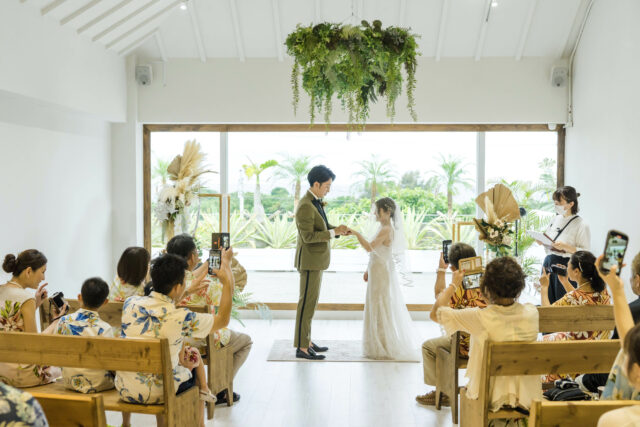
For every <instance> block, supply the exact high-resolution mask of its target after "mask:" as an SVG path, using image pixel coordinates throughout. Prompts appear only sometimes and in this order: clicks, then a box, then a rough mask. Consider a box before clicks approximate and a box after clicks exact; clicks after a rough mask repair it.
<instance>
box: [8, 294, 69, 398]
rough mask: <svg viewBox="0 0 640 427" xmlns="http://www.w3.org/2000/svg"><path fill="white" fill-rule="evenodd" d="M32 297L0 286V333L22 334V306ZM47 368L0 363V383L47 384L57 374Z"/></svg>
mask: <svg viewBox="0 0 640 427" xmlns="http://www.w3.org/2000/svg"><path fill="white" fill-rule="evenodd" d="M33 298H34V297H33V295H32V294H31V292H29V291H27V290H26V289H22V288H17V287H13V286H9V285H2V286H0V331H4V332H24V319H23V318H22V314H21V312H20V311H21V309H22V305H23V304H24V303H25V302H27V301H28V300H32V299H33ZM59 372H60V371H59V370H58V369H52V368H51V367H49V366H37V365H21V364H17V363H0V381H1V382H3V383H5V384H9V385H11V386H13V387H34V386H37V385H42V384H48V383H50V382H53V381H54V380H55V376H56V375H57V374H59Z"/></svg>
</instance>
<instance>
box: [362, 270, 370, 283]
mask: <svg viewBox="0 0 640 427" xmlns="http://www.w3.org/2000/svg"><path fill="white" fill-rule="evenodd" d="M362 278H363V279H364V281H365V282H368V281H369V272H368V271H365V272H364V276H362Z"/></svg>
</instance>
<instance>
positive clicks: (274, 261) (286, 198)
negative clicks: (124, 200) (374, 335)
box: [150, 132, 557, 304]
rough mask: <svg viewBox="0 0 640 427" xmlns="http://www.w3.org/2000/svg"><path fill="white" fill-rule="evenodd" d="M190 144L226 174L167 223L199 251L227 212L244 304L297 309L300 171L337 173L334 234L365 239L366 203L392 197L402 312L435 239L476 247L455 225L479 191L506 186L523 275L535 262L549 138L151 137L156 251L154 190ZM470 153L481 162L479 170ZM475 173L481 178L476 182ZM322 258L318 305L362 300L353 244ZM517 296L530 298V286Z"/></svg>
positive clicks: (214, 176)
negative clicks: (400, 225)
mask: <svg viewBox="0 0 640 427" xmlns="http://www.w3.org/2000/svg"><path fill="white" fill-rule="evenodd" d="M482 136H484V138H482ZM190 140H195V141H197V142H198V143H199V144H200V146H201V149H202V151H203V153H204V154H205V163H206V164H207V165H208V168H207V169H209V170H212V171H215V172H219V173H224V172H226V177H227V179H226V180H224V179H222V180H221V175H220V174H219V173H206V174H204V175H203V176H202V178H201V184H202V188H201V190H200V197H198V198H197V199H198V201H197V203H195V202H194V203H193V204H192V206H190V208H189V209H188V213H187V215H185V216H186V221H185V223H184V224H183V223H182V220H181V219H177V220H176V230H175V232H183V231H184V232H189V233H192V234H194V235H195V236H196V238H197V240H198V244H199V245H200V248H201V249H202V250H203V251H206V250H207V249H208V247H209V242H210V235H211V232H217V231H219V230H220V229H221V228H223V229H224V228H226V223H227V221H226V218H227V215H228V217H229V222H228V228H229V231H230V233H231V240H232V244H233V246H234V248H235V250H236V252H237V258H238V260H239V261H240V263H241V264H242V265H243V266H244V267H245V268H246V269H247V271H248V282H247V286H246V288H245V289H246V290H247V291H249V292H251V293H252V300H254V301H260V302H279V303H296V302H297V299H298V292H299V283H298V273H297V272H296V271H295V269H294V267H293V259H294V253H295V245H296V227H295V222H294V218H293V216H294V211H295V207H296V205H297V202H298V200H299V198H300V197H302V196H303V195H304V194H305V192H306V191H307V189H308V188H309V184H308V182H307V181H306V175H307V172H308V171H309V169H310V168H311V167H312V166H314V165H317V164H324V165H326V166H328V167H330V168H331V169H332V170H333V171H334V173H335V174H336V176H337V177H336V180H335V182H334V183H333V185H332V188H331V192H330V193H329V194H328V196H327V197H326V202H327V203H328V204H327V207H326V211H327V215H328V217H329V221H330V222H331V223H332V224H334V225H339V224H346V225H348V226H350V227H352V228H356V229H358V230H359V231H361V232H363V234H365V235H367V236H373V235H374V234H375V232H376V230H377V227H378V225H377V224H376V223H375V220H374V218H373V216H372V209H371V206H372V202H374V201H375V200H377V199H378V198H380V197H391V198H393V199H394V200H396V202H397V203H398V205H399V207H400V209H401V210H402V213H403V218H404V229H405V235H406V237H407V244H408V248H409V251H408V259H409V264H408V265H409V267H410V270H411V278H412V283H409V284H407V285H404V286H402V291H403V293H404V297H405V302H406V303H407V304H430V303H433V301H434V296H433V284H434V281H435V269H436V268H437V265H438V257H439V254H440V250H441V245H442V240H445V239H450V238H452V234H453V232H454V230H459V235H458V236H456V237H457V239H458V240H462V241H465V242H468V243H470V244H472V245H474V246H476V247H480V246H479V245H478V242H477V233H476V232H475V229H474V227H473V226H469V225H461V226H459V224H461V223H465V222H469V221H470V220H471V218H473V217H476V216H477V213H476V205H475V202H474V199H475V197H476V195H477V194H478V189H481V188H483V187H484V188H489V187H490V186H491V185H493V184H495V183H498V182H502V183H504V184H506V185H507V186H509V187H510V188H511V189H512V191H513V192H514V195H515V197H516V200H518V202H519V204H520V205H521V206H522V207H524V208H525V209H526V211H527V215H526V216H525V217H523V219H522V220H521V221H520V222H519V223H518V239H517V241H518V251H519V252H518V255H519V256H520V258H521V260H522V262H523V265H524V266H525V269H526V270H527V272H528V273H529V274H530V275H531V276H533V275H535V274H537V271H538V269H539V263H540V262H541V260H542V258H543V256H544V252H542V251H541V250H540V248H538V247H537V246H535V245H533V244H532V243H533V242H531V241H530V239H528V238H527V237H526V234H525V233H524V230H528V229H536V230H537V229H541V228H543V227H544V226H545V225H546V224H547V222H548V221H549V220H550V218H551V215H552V214H551V212H552V202H551V201H550V194H551V192H552V190H553V189H554V188H555V185H556V184H555V183H556V176H555V174H556V165H555V162H556V152H557V134H556V133H555V132H486V133H484V135H483V134H478V133H475V132H363V133H355V132H354V133H349V134H347V133H344V132H328V133H319V132H228V133H220V132H152V133H151V141H150V142H151V145H150V146H151V171H152V181H151V202H152V222H151V232H152V247H153V251H154V253H157V252H158V251H159V250H160V248H162V247H163V246H164V245H165V243H166V230H165V229H164V228H163V227H162V223H161V222H160V221H158V218H157V214H158V212H156V205H157V203H158V197H159V194H160V192H161V191H162V189H163V188H165V187H166V186H167V185H171V184H172V183H171V182H170V180H169V179H168V176H167V171H166V168H167V166H168V164H169V162H170V161H171V160H172V159H173V158H174V157H175V156H176V155H178V154H182V152H183V149H184V145H185V142H186V141H190ZM482 141H484V143H482ZM478 153H480V154H484V156H483V157H484V163H481V164H479V165H478V162H477V159H478V157H477V156H478ZM479 158H480V159H482V157H479ZM478 167H479V168H480V170H478ZM478 176H481V177H484V181H483V182H480V185H478V183H477V182H476V179H477V177H478ZM220 193H225V194H228V197H229V199H228V200H229V201H230V212H227V210H226V209H222V207H221V199H220V198H219V197H216V196H214V195H215V194H220ZM223 200H224V199H223ZM223 215H224V216H223ZM221 219H222V222H223V225H222V227H221V225H220V221H221ZM457 225H458V226H457ZM456 234H458V233H456ZM514 249H515V248H514ZM483 255H485V254H483ZM331 258H332V260H331V265H330V267H329V269H328V270H327V272H326V274H325V275H324V278H323V287H322V290H321V294H320V302H321V303H346V304H349V303H363V302H364V300H365V294H366V284H365V282H364V281H363V279H362V274H363V272H364V271H365V270H366V267H367V262H368V255H367V253H366V252H365V251H364V250H363V249H361V248H360V247H359V245H358V244H357V241H356V239H355V238H349V237H342V238H340V239H335V240H333V242H332V255H331ZM527 295H528V298H531V299H534V298H535V292H534V290H533V288H531V289H530V290H529V291H528V293H527Z"/></svg>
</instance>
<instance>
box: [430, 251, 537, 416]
mask: <svg viewBox="0 0 640 427" xmlns="http://www.w3.org/2000/svg"><path fill="white" fill-rule="evenodd" d="M463 277H464V272H462V271H460V270H458V271H456V272H455V273H453V284H451V285H450V286H449V287H448V288H446V289H445V290H444V291H442V292H441V293H440V295H438V298H437V299H436V302H435V304H434V306H433V309H432V310H431V314H430V317H431V320H433V321H436V322H438V323H439V324H440V325H442V326H443V327H444V329H445V330H446V331H447V333H448V334H452V333H454V332H456V331H464V332H467V333H468V334H470V335H471V352H470V354H469V363H468V365H467V372H466V377H467V378H469V383H468V384H467V397H468V398H469V399H477V398H478V396H479V394H480V393H481V391H480V390H479V385H480V384H479V382H480V377H481V373H482V370H483V369H484V367H483V366H482V356H483V353H484V346H485V344H486V343H487V342H488V341H493V342H503V341H535V340H536V338H537V336H538V309H537V308H536V307H535V306H534V305H532V304H520V303H519V302H518V297H519V295H520V293H521V292H522V290H523V289H524V286H525V281H524V280H525V275H524V272H523V271H522V268H520V266H519V265H518V262H517V261H516V260H515V259H513V258H511V257H502V258H497V259H494V260H493V261H491V262H490V263H489V264H487V267H486V270H485V273H484V275H483V277H482V279H481V281H480V291H481V292H482V294H483V295H484V296H485V298H486V299H487V301H488V302H489V304H488V305H487V307H486V308H484V309H480V308H478V307H474V308H464V309H461V310H454V309H452V308H451V307H448V305H449V301H450V300H451V297H452V296H453V295H454V294H455V293H456V292H458V288H460V287H462V279H463ZM491 384H492V385H491V389H490V390H489V396H487V399H488V400H489V409H490V410H491V411H494V412H495V411H498V410H499V409H500V408H501V407H503V406H510V407H514V408H516V407H520V408H524V409H527V410H528V409H529V407H530V406H531V401H532V400H533V399H539V398H541V387H540V377H539V376H536V375H526V376H525V375H523V376H497V377H495V378H494V380H493V381H492V383H491Z"/></svg>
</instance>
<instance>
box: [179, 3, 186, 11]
mask: <svg viewBox="0 0 640 427" xmlns="http://www.w3.org/2000/svg"><path fill="white" fill-rule="evenodd" d="M180 9H181V10H187V2H186V1H183V2H182V3H180Z"/></svg>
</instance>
